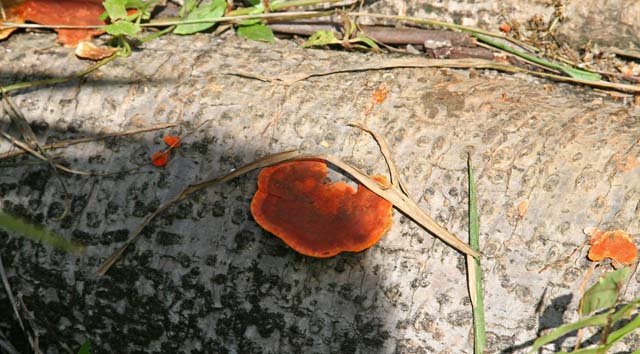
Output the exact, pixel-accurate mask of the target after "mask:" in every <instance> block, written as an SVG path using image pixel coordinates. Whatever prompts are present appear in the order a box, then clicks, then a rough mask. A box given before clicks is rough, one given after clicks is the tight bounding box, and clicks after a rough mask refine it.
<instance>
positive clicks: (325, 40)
mask: <svg viewBox="0 0 640 354" xmlns="http://www.w3.org/2000/svg"><path fill="white" fill-rule="evenodd" d="M360 43H364V44H366V45H367V46H368V47H369V48H374V49H379V47H378V45H377V44H376V43H375V42H374V41H373V40H372V39H371V38H369V37H367V36H365V35H363V34H361V33H360V34H357V35H356V36H355V37H354V38H350V39H347V40H341V39H338V38H337V37H336V35H335V32H333V31H318V32H316V33H314V34H312V35H311V37H309V39H308V40H307V41H306V42H304V43H303V44H302V46H303V47H305V48H308V47H318V46H323V45H330V44H340V45H345V44H348V45H350V46H354V47H357V48H366V47H365V46H362V45H359V44H360Z"/></svg>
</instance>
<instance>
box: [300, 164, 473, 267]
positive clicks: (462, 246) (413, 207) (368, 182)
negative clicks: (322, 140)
mask: <svg viewBox="0 0 640 354" xmlns="http://www.w3.org/2000/svg"><path fill="white" fill-rule="evenodd" d="M296 159H322V160H326V161H328V162H331V163H332V164H334V165H336V166H337V167H340V169H342V170H343V171H345V172H346V173H348V174H349V175H351V176H352V177H353V178H355V179H356V180H358V182H360V184H362V185H364V186H365V187H367V188H368V189H369V190H371V191H372V192H374V193H375V194H377V195H379V196H380V197H382V198H384V199H386V200H387V201H389V202H390V203H391V204H393V206H394V207H396V208H397V209H398V210H400V211H401V212H403V213H404V214H405V215H407V216H408V217H409V218H411V219H412V220H413V221H415V222H416V223H417V224H418V225H420V226H422V227H423V228H424V229H426V230H428V231H429V232H431V233H433V234H434V235H435V236H437V237H438V238H440V239H441V240H442V241H444V242H446V243H447V244H449V245H450V246H451V247H453V248H455V249H456V250H458V251H460V252H462V253H464V254H467V255H471V256H473V257H480V253H479V252H477V251H475V250H473V249H471V248H470V247H469V245H467V244H466V243H464V242H462V241H461V240H460V239H459V238H457V237H456V236H455V235H453V234H452V233H451V232H449V230H447V229H446V228H444V227H442V226H440V225H439V224H438V223H437V222H436V221H435V220H433V219H432V218H431V217H430V216H429V215H427V214H426V213H425V212H424V211H423V210H422V209H420V207H419V206H418V204H416V203H415V202H414V201H413V200H411V198H409V197H408V196H407V195H406V194H404V193H402V192H401V191H400V190H399V189H397V188H394V187H391V188H387V187H384V186H382V185H381V184H379V183H378V182H376V181H375V180H373V179H372V178H371V177H369V176H367V175H366V174H364V173H362V172H361V171H360V170H358V169H357V168H355V167H353V166H351V165H349V164H347V163H346V162H343V161H342V160H340V159H338V158H336V157H334V156H330V155H299V156H297V157H296Z"/></svg>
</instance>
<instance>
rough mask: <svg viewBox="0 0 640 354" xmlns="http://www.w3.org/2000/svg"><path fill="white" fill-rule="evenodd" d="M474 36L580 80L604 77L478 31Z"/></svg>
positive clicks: (593, 79) (595, 79)
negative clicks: (525, 50)
mask: <svg viewBox="0 0 640 354" xmlns="http://www.w3.org/2000/svg"><path fill="white" fill-rule="evenodd" d="M471 35H472V36H474V37H476V38H478V39H479V40H481V41H482V42H485V43H487V44H489V45H492V46H494V47H496V48H500V49H502V50H504V51H505V52H509V53H511V54H513V55H517V56H519V57H521V58H524V59H527V60H529V61H532V62H534V63H536V64H540V65H542V66H545V67H548V68H552V69H556V70H559V71H562V72H563V73H565V74H567V75H569V76H571V77H572V78H574V79H578V80H584V81H599V80H600V79H602V77H601V76H600V74H597V73H592V72H589V71H584V70H581V69H578V68H572V67H569V66H566V65H563V64H557V63H553V62H550V61H548V60H546V59H543V58H538V57H537V56H535V55H531V54H528V53H525V52H523V51H520V50H517V49H514V48H513V47H511V46H508V45H505V44H503V43H500V42H498V41H495V40H492V39H490V38H489V37H486V36H483V35H481V34H479V33H477V32H472V33H471Z"/></svg>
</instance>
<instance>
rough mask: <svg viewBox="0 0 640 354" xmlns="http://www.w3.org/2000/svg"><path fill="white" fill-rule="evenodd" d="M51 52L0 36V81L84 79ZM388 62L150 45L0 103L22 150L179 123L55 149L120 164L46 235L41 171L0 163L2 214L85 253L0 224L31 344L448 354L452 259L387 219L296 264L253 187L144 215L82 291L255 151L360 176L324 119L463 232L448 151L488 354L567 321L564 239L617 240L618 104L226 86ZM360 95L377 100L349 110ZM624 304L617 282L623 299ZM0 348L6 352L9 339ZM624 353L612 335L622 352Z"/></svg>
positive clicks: (350, 149)
mask: <svg viewBox="0 0 640 354" xmlns="http://www.w3.org/2000/svg"><path fill="white" fill-rule="evenodd" d="M53 40H54V38H53V36H52V35H50V34H22V35H15V36H13V37H12V38H11V39H9V40H8V41H6V42H3V43H2V45H1V47H0V51H1V53H2V54H0V80H1V82H2V83H3V84H6V83H9V82H15V81H18V80H32V79H36V78H42V77H51V76H60V75H67V74H70V73H72V72H74V71H76V70H79V69H81V68H83V67H85V66H86V65H88V64H87V63H86V62H83V61H80V60H78V59H76V58H75V57H73V54H72V53H71V51H70V50H68V49H65V48H60V47H51V43H52V41H53ZM388 58H389V57H388V56H385V55H380V54H376V55H369V54H360V53H347V52H338V51H325V50H309V49H302V48H300V47H299V46H297V45H296V44H294V43H291V42H288V41H278V42H277V43H276V45H273V44H263V43H257V42H250V41H245V40H242V39H238V38H236V37H234V36H233V35H227V36H225V37H223V38H214V37H212V36H210V35H194V36H190V37H173V36H166V37H163V38H160V39H158V40H155V41H152V42H150V43H148V44H146V45H145V46H144V47H142V48H141V49H140V50H138V51H135V52H134V53H133V54H132V56H131V57H129V58H122V59H118V60H117V61H116V62H114V63H112V64H110V65H108V66H106V67H104V68H102V69H100V70H99V71H98V72H97V73H94V74H92V75H90V76H89V77H88V78H86V79H83V80H79V81H73V82H71V83H69V84H65V85H58V86H51V87H44V88H38V89H32V90H28V91H24V92H21V93H19V94H18V95H16V96H14V100H15V102H16V103H17V104H18V105H19V107H20V108H21V109H22V110H23V112H24V114H25V116H26V118H27V119H28V120H29V121H31V122H32V123H33V125H34V126H35V127H41V129H36V133H37V134H38V136H39V137H40V139H41V142H45V141H49V142H50V141H53V140H59V139H67V138H72V137H80V136H92V135H97V134H99V133H101V132H112V131H118V130H125V129H129V128H134V127H142V126H147V125H152V124H156V123H163V122H180V123H183V126H181V127H179V128H175V129H171V130H169V131H168V132H153V133H147V134H141V135H136V136H131V137H126V138H111V139H108V140H106V141H103V142H97V143H90V144H83V145H76V146H73V147H69V148H67V149H64V150H61V151H58V153H60V154H61V155H62V159H63V160H64V161H66V162H67V163H68V164H69V165H70V166H72V167H73V168H76V169H81V170H95V171H105V172H106V171H119V170H125V169H128V168H131V167H135V166H138V165H141V166H142V167H141V168H140V169H138V170H136V171H133V172H128V173H123V174H117V175H114V176H107V177H83V176H69V175H66V176H65V177H64V179H65V181H66V183H67V184H68V186H69V189H70V191H71V193H72V195H73V201H72V210H71V214H70V215H68V216H66V217H65V218H64V219H63V220H62V221H56V220H55V218H56V217H57V216H59V215H60V213H61V211H62V209H63V207H62V200H63V196H62V192H61V191H62V189H61V186H60V184H59V182H58V181H56V179H55V178H54V177H53V174H52V172H51V170H50V169H49V168H48V167H47V166H46V165H44V164H39V165H33V164H29V163H30V162H32V161H34V159H32V158H17V159H15V160H10V161H2V162H0V163H3V164H4V163H7V162H15V163H16V164H17V166H16V165H11V166H8V165H2V167H1V169H0V195H1V196H2V208H3V210H5V211H8V212H11V213H13V214H18V215H22V216H24V217H26V218H27V219H29V220H32V221H33V222H37V223H42V224H44V225H45V226H46V227H47V228H49V229H51V230H54V231H56V232H58V233H59V234H61V235H62V236H64V237H65V238H68V239H71V240H75V241H78V242H82V243H84V244H86V245H87V252H86V254H84V255H81V256H78V255H72V254H67V253H64V252H61V251H56V250H53V249H52V248H51V247H49V246H46V245H41V244H37V243H33V242H31V241H28V240H26V239H24V238H22V237H20V236H18V235H13V234H8V233H6V232H4V231H0V240H1V242H2V247H0V252H1V254H2V257H3V259H4V262H5V264H4V266H5V268H7V269H8V275H9V281H10V282H11V284H12V286H13V288H14V290H15V291H19V292H20V293H22V294H24V300H25V303H26V304H27V305H28V306H29V309H30V310H32V311H33V313H34V315H35V318H36V324H37V325H38V327H39V329H40V330H42V335H41V342H42V347H43V348H45V349H46V352H47V353H58V352H62V349H61V346H60V344H59V343H60V342H62V343H66V344H67V345H69V346H70V347H71V348H77V347H78V346H79V344H80V343H81V342H82V341H83V340H84V339H86V338H88V339H90V341H91V342H92V345H93V347H94V348H95V352H96V353H137V352H145V353H168V352H191V353H425V352H427V353H428V352H441V353H471V352H472V338H471V335H470V334H471V333H472V330H471V322H472V320H471V318H472V317H471V308H470V303H469V297H468V294H467V287H466V279H465V269H464V257H463V256H462V255H460V254H458V253H456V252H455V251H453V250H452V249H450V248H449V247H448V246H446V245H445V244H443V243H442V242H441V241H439V240H438V239H435V238H434V237H433V236H431V235H430V234H428V233H427V232H425V231H424V230H422V229H421V228H420V227H418V226H416V225H415V224H413V223H412V222H411V221H410V220H408V219H406V218H405V217H404V216H402V215H401V214H400V213H398V212H395V213H394V224H393V226H392V228H391V230H390V232H389V233H388V234H387V235H386V236H384V237H383V239H382V241H381V242H380V243H378V244H377V245H375V246H373V247H372V248H371V249H369V250H367V251H364V252H361V253H357V254H342V255H339V256H336V257H333V258H330V259H313V258H308V257H304V256H301V255H299V254H296V253H295V252H294V251H292V250H291V249H289V248H287V247H286V246H285V245H284V244H283V243H282V242H281V241H280V240H279V239H278V238H276V237H274V236H273V235H270V234H268V233H266V232H263V231H261V229H260V228H259V227H258V226H257V225H256V223H255V222H254V221H253V220H252V218H251V215H250V213H249V205H250V201H251V198H252V195H253V193H254V192H255V190H256V176H257V173H252V174H249V175H246V176H244V177H240V178H238V179H236V180H233V181H231V182H229V183H227V184H223V185H218V186H215V187H211V188H209V189H208V190H207V191H206V193H200V194H198V195H196V196H195V197H194V198H192V199H190V200H188V201H185V202H183V203H182V204H180V205H177V206H175V207H174V208H172V209H170V210H169V211H168V212H166V213H163V214H162V215H161V216H160V217H158V218H157V219H156V220H155V222H153V223H152V224H151V225H150V226H149V227H148V228H147V229H146V231H145V232H144V235H143V237H142V238H141V239H140V240H138V242H137V243H136V244H135V246H134V247H132V248H131V249H130V251H129V252H127V253H126V254H125V257H124V258H123V259H122V260H121V261H120V262H119V263H117V264H116V265H115V266H114V267H113V268H112V269H111V270H110V272H109V273H108V274H107V276H105V277H101V278H98V277H96V276H94V272H95V270H96V268H97V267H98V265H99V264H100V263H101V262H102V261H104V259H105V258H106V257H107V256H108V255H109V254H110V253H111V252H113V251H114V250H115V249H116V248H117V247H118V246H119V245H120V244H121V243H122V242H123V241H124V240H125V239H126V238H127V236H128V235H129V233H130V232H131V231H132V230H134V229H135V227H136V226H137V225H138V224H139V223H140V222H141V221H142V219H143V217H144V216H145V215H146V214H148V213H149V212H151V211H152V210H154V209H155V208H156V207H157V206H158V205H160V204H161V203H162V202H164V201H166V200H167V199H169V198H170V197H172V196H174V195H176V194H177V193H179V192H180V190H181V189H182V188H184V187H185V186H186V185H187V184H189V183H192V182H195V181H198V180H201V179H204V178H206V177H210V176H215V175H219V174H223V173H226V172H228V171H230V170H231V169H233V168H237V167H239V166H241V165H243V164H245V163H248V162H250V161H252V160H254V159H256V158H258V157H261V156H264V155H266V154H269V153H274V152H279V151H283V150H286V149H302V150H304V151H309V152H327V153H331V154H333V155H336V156H338V157H341V158H342V159H344V160H346V161H348V162H351V163H353V164H354V165H356V166H358V167H360V168H362V169H364V170H365V171H366V172H368V173H370V174H374V173H384V172H385V171H386V170H385V164H384V161H383V159H382V158H381V156H380V154H379V152H378V149H377V147H376V145H375V143H374V142H373V141H372V140H371V138H370V137H369V136H368V135H366V134H364V133H362V132H359V131H356V130H354V129H352V128H349V127H347V126H346V123H348V122H352V121H354V120H355V121H361V122H364V123H365V124H367V125H368V126H369V127H370V128H371V129H373V130H375V131H376V132H378V133H380V134H382V135H383V136H385V137H386V138H387V140H388V141H389V143H390V145H391V149H392V150H393V152H394V156H395V159H396V163H397V164H398V166H399V167H400V169H401V173H402V176H403V178H404V180H405V182H406V184H407V185H408V187H409V192H410V194H411V196H412V197H413V198H415V199H416V200H418V201H419V204H420V205H421V206H422V207H423V208H424V209H425V210H426V211H427V212H428V213H429V214H430V215H432V216H433V217H434V218H435V219H436V220H437V221H438V222H440V223H441V224H443V225H445V226H446V227H447V228H448V229H449V230H451V231H452V232H453V233H454V234H456V235H457V236H458V237H460V238H462V239H464V240H466V238H467V199H468V193H467V188H468V183H467V168H466V163H467V162H466V161H467V154H470V156H471V158H472V160H473V164H474V166H475V172H476V177H477V189H478V199H479V205H480V208H481V210H480V218H481V245H482V251H483V253H484V257H483V259H482V267H483V271H484V274H485V287H486V298H485V305H486V319H487V331H488V336H489V343H488V346H489V348H488V349H489V352H502V353H507V352H513V351H518V350H520V349H523V348H526V346H527V345H528V344H527V343H530V341H531V340H533V339H534V338H536V335H537V333H538V332H539V331H540V330H542V329H545V328H549V327H553V326H557V325H559V324H560V323H562V321H564V320H572V319H575V318H576V314H575V309H576V306H577V298H576V297H575V296H574V297H573V298H572V297H571V296H572V295H574V294H576V291H577V290H578V287H579V285H580V283H581V281H582V276H583V272H584V269H586V268H587V266H588V264H587V263H588V262H587V260H586V259H585V257H584V256H585V253H586V248H584V249H582V250H581V251H580V252H577V253H575V254H574V253H573V251H574V249H575V248H576V247H580V246H581V245H583V244H584V243H585V241H586V236H585V235H584V234H583V232H582V230H583V228H585V227H590V226H599V227H600V228H603V229H609V228H622V229H625V230H627V231H628V232H630V233H632V234H638V233H639V232H640V231H639V230H640V221H639V218H638V208H639V207H640V204H639V202H638V200H639V197H640V185H639V182H638V181H640V168H638V155H639V154H640V147H639V146H638V136H639V132H640V119H639V118H638V116H639V115H638V113H639V112H638V109H637V108H634V107H630V106H628V105H627V104H626V103H625V102H616V101H613V100H612V99H611V98H610V97H608V96H607V95H604V94H600V93H597V92H594V91H591V90H589V89H585V88H580V87H574V86H568V85H564V84H557V83H554V82H550V81H545V80H539V79H533V78H531V77H527V76H519V75H515V76H514V75H505V74H500V73H496V72H493V71H475V70H450V69H406V68H405V69H393V70H384V71H367V72H348V73H341V74H335V75H329V76H322V77H313V78H310V79H308V80H305V81H301V82H297V83H294V84H292V85H290V86H282V85H278V84H277V83H270V82H264V81H259V80H255V79H250V78H246V77H240V76H236V75H230V73H234V72H240V71H242V72H253V73H255V74H259V75H262V76H265V77H279V76H282V75H288V74H297V73H300V72H315V71H327V70H332V69H339V68H343V67H346V66H349V67H351V66H357V65H365V64H372V63H375V62H383V61H385V60H387V59H388ZM380 85H384V86H386V87H387V88H388V89H389V93H388V95H387V97H386V100H384V102H382V103H380V104H372V102H373V100H372V95H373V92H374V90H375V89H376V88H377V87H379V86H380ZM205 119H211V120H212V122H211V123H210V124H208V125H206V126H204V127H203V128H201V129H200V130H198V131H197V132H195V133H194V134H193V135H191V136H190V137H188V138H186V139H185V141H184V142H183V145H182V146H181V147H180V148H179V149H177V150H176V151H175V153H174V155H173V159H172V160H171V161H170V163H169V165H168V166H167V167H166V168H164V169H158V168H154V167H153V166H151V165H150V164H149V162H150V156H151V154H152V153H153V152H155V151H157V150H160V149H162V148H164V146H163V143H162V140H161V137H162V136H163V135H164V134H166V133H171V134H181V133H186V132H187V131H189V129H191V128H193V127H194V126H195V125H197V124H198V123H200V122H202V121H203V120H205ZM2 122H3V123H2V124H3V126H2V129H5V128H6V126H7V124H6V119H5V120H3V121H2ZM9 148H10V145H9V144H8V143H7V142H5V141H3V142H1V143H0V149H1V150H2V151H6V150H7V149H9ZM333 177H334V178H340V177H339V175H338V174H335V175H334V176H333ZM567 257H568V258H567ZM554 262H557V263H554ZM545 265H550V267H548V268H547V269H546V270H544V271H542V272H541V270H542V269H543V267H545ZM637 290H638V289H637V285H636V283H635V282H632V285H631V287H630V289H629V291H628V292H627V296H633V295H632V294H635V293H637ZM543 293H544V294H546V295H545V296H544V297H542V294H543ZM538 304H540V308H541V311H540V312H536V306H537V305H538ZM565 311H566V312H565ZM0 314H1V315H0V328H2V329H5V331H6V328H7V327H8V326H15V322H14V321H13V320H12V315H11V310H10V307H9V304H8V300H7V298H6V296H4V294H2V292H0ZM11 333H12V338H14V339H16V338H18V337H19V331H18V330H17V329H15V327H14V330H12V331H11ZM638 346H640V342H639V341H638V337H637V336H635V337H632V338H631V339H629V340H628V341H627V342H626V344H625V345H624V346H622V348H637V347H638ZM621 350H622V349H621Z"/></svg>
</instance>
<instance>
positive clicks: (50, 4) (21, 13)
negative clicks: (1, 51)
mask: <svg viewBox="0 0 640 354" xmlns="http://www.w3.org/2000/svg"><path fill="white" fill-rule="evenodd" d="M3 5H4V9H5V12H6V13H7V20H8V21H10V22H16V23H24V22H25V21H30V22H35V23H38V24H41V25H49V26H54V25H65V26H103V25H105V24H106V22H105V21H102V20H100V16H101V15H102V13H103V12H104V7H102V1H101V0H26V1H15V0H14V1H9V3H8V4H7V1H6V0H5V1H3ZM14 30H15V29H7V30H2V31H1V32H0V39H3V38H6V37H7V36H8V35H9V34H10V33H11V32H13V31H14ZM55 31H56V32H58V41H59V42H60V43H62V44H64V46H65V47H76V46H77V45H78V43H80V42H81V41H87V40H89V39H91V38H92V37H94V36H97V35H100V34H102V33H104V31H102V30H99V29H62V28H61V29H55Z"/></svg>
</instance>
